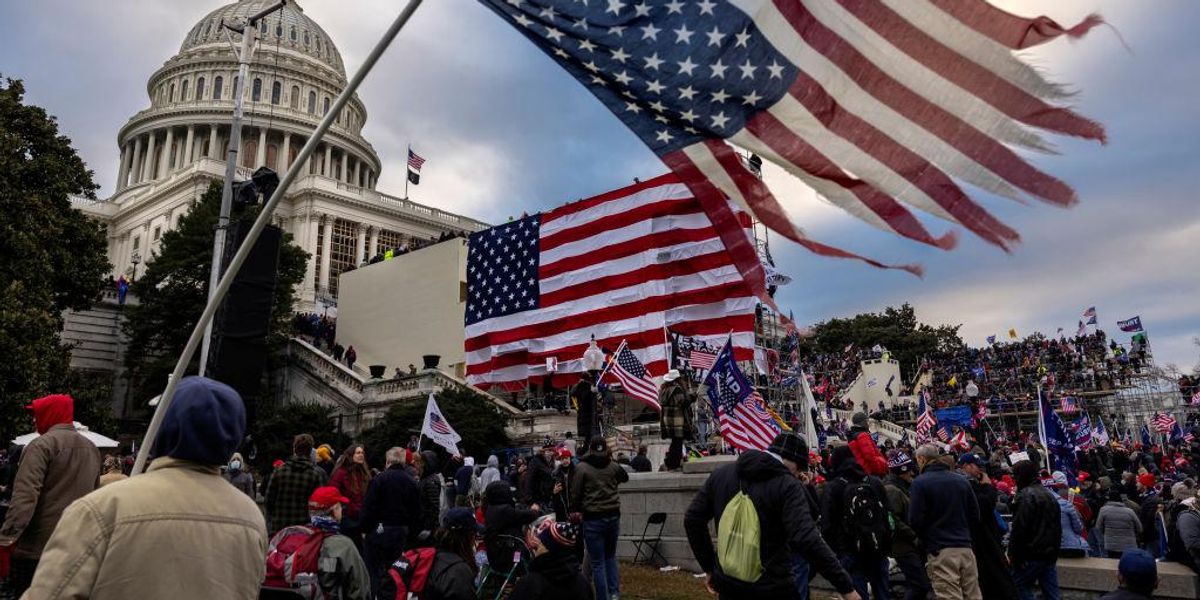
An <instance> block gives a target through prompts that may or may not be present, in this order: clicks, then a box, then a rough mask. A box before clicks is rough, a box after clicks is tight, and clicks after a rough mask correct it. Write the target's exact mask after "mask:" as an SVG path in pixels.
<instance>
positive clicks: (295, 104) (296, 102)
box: [288, 85, 300, 110]
mask: <svg viewBox="0 0 1200 600" xmlns="http://www.w3.org/2000/svg"><path fill="white" fill-rule="evenodd" d="M288 103H289V104H290V105H291V107H292V110H300V86H298V85H293V86H292V95H291V96H290V97H289V98H288Z"/></svg>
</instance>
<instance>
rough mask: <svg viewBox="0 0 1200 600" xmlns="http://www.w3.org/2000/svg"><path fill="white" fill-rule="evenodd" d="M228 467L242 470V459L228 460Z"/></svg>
mask: <svg viewBox="0 0 1200 600" xmlns="http://www.w3.org/2000/svg"><path fill="white" fill-rule="evenodd" d="M229 469H230V470H231V471H241V470H242V461H240V460H231V461H229Z"/></svg>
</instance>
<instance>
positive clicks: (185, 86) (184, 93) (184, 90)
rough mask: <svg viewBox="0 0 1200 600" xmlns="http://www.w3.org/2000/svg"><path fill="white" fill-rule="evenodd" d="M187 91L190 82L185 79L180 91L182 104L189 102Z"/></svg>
mask: <svg viewBox="0 0 1200 600" xmlns="http://www.w3.org/2000/svg"><path fill="white" fill-rule="evenodd" d="M187 89H188V81H187V80H186V79H184V80H183V85H182V87H181V88H180V89H179V101H180V102H187V99H188V95H187Z"/></svg>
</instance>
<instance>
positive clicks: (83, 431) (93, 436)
mask: <svg viewBox="0 0 1200 600" xmlns="http://www.w3.org/2000/svg"><path fill="white" fill-rule="evenodd" d="M74 423H75V431H78V432H79V434H80V435H82V436H83V437H85V438H87V440H88V441H89V442H91V443H93V444H95V445H96V447H97V448H116V447H117V446H119V445H120V444H119V443H118V442H117V440H114V439H112V438H110V437H108V436H105V435H101V434H99V433H96V432H95V431H89V430H88V428H87V425H84V424H82V423H80V422H79V421H75V422H74ZM38 435H39V434H38V433H36V432H35V433H27V434H25V435H22V436H19V437H17V438H16V439H14V440H13V441H12V443H14V444H16V445H18V446H28V445H29V442H32V441H33V440H34V439H36V438H37V437H38Z"/></svg>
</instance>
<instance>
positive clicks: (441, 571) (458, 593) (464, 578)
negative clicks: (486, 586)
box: [384, 550, 475, 600]
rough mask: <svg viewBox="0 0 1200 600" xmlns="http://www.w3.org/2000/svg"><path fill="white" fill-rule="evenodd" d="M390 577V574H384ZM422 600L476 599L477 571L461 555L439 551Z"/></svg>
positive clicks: (430, 570) (426, 581)
mask: <svg viewBox="0 0 1200 600" xmlns="http://www.w3.org/2000/svg"><path fill="white" fill-rule="evenodd" d="M384 577H389V575H386V574H385V575H384ZM421 598H422V600H475V571H474V570H473V569H471V565H468V564H467V561H465V560H463V559H462V557H461V556H459V555H457V554H455V553H453V552H443V551H441V550H439V551H438V553H437V556H436V557H434V559H433V566H432V567H431V568H430V569H429V578H428V579H426V580H425V591H424V592H423V593H422V594H421Z"/></svg>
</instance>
